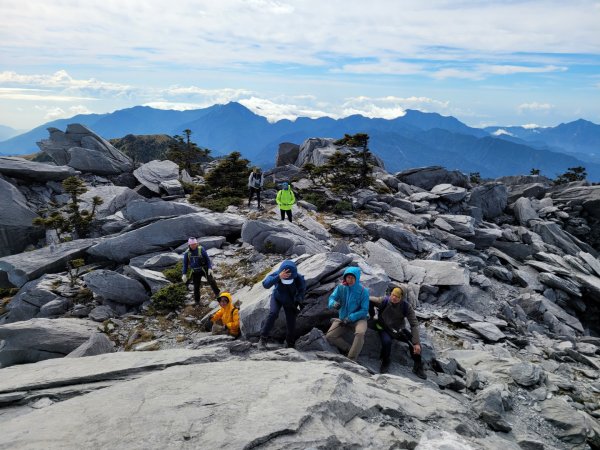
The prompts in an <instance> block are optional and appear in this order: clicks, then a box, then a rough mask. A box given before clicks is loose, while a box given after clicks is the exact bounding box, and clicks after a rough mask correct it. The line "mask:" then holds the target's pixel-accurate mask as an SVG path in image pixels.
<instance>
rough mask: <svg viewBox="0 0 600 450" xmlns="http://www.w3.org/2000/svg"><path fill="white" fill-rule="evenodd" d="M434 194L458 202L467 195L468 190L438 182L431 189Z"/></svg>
mask: <svg viewBox="0 0 600 450" xmlns="http://www.w3.org/2000/svg"><path fill="white" fill-rule="evenodd" d="M431 193H432V194H436V195H439V196H440V198H441V199H442V200H446V201H449V202H451V203H458V202H460V201H462V200H463V199H464V198H465V197H466V196H467V190H466V189H465V188H462V187H457V186H452V185H451V184H438V185H437V186H434V187H433V188H432V189H431Z"/></svg>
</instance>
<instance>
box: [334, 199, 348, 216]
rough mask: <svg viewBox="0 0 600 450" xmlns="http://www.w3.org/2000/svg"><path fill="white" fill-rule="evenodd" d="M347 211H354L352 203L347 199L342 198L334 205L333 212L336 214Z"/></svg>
mask: <svg viewBox="0 0 600 450" xmlns="http://www.w3.org/2000/svg"><path fill="white" fill-rule="evenodd" d="M345 211H352V203H350V202H349V201H347V200H340V201H339V202H337V203H336V204H335V206H334V207H333V212H335V213H336V214H341V213H343V212H345Z"/></svg>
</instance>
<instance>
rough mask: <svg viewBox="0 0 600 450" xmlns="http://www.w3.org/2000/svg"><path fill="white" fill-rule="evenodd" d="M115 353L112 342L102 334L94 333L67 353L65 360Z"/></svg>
mask: <svg viewBox="0 0 600 450" xmlns="http://www.w3.org/2000/svg"><path fill="white" fill-rule="evenodd" d="M114 351H115V346H114V344H113V342H112V341H111V340H110V339H109V338H108V337H107V336H106V334H104V333H94V334H92V335H91V336H90V338H89V339H88V340H87V341H85V342H84V343H83V344H81V345H80V346H79V347H77V348H76V349H75V350H73V351H72V352H71V353H69V354H68V355H67V356H66V358H81V357H83V356H95V355H102V354H104V353H112V352H114Z"/></svg>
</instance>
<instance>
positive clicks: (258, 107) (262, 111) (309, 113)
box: [240, 97, 331, 122]
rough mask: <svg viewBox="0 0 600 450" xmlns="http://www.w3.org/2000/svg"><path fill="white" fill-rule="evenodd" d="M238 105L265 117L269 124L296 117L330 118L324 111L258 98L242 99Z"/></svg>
mask: <svg viewBox="0 0 600 450" xmlns="http://www.w3.org/2000/svg"><path fill="white" fill-rule="evenodd" d="M299 100H300V99H299ZM240 103H241V104H242V105H244V106H245V107H246V108H248V109H249V110H250V111H252V112H254V113H255V114H258V115H260V116H263V117H266V118H267V120H269V122H277V121H278V120H282V119H289V120H295V119H296V118H298V117H310V118H313V119H315V118H317V117H323V116H327V115H330V116H331V114H329V113H327V112H325V111H320V110H317V109H312V108H309V107H304V106H301V105H297V104H291V103H276V102H273V101H271V100H268V99H264V98H258V97H250V98H248V99H243V100H240Z"/></svg>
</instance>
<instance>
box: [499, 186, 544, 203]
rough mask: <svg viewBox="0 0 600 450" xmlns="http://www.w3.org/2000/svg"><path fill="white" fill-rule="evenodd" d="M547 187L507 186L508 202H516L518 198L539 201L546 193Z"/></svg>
mask: <svg viewBox="0 0 600 450" xmlns="http://www.w3.org/2000/svg"><path fill="white" fill-rule="evenodd" d="M548 189H549V186H548V185H547V184H546V183H527V184H518V185H512V186H509V189H508V201H509V203H514V202H516V201H517V200H518V199H519V198H521V197H525V198H537V199H541V198H542V197H544V195H545V194H546V192H548Z"/></svg>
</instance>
